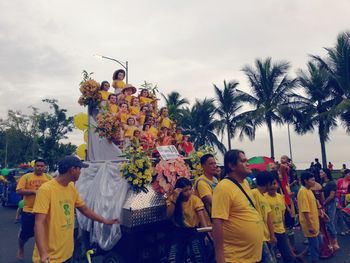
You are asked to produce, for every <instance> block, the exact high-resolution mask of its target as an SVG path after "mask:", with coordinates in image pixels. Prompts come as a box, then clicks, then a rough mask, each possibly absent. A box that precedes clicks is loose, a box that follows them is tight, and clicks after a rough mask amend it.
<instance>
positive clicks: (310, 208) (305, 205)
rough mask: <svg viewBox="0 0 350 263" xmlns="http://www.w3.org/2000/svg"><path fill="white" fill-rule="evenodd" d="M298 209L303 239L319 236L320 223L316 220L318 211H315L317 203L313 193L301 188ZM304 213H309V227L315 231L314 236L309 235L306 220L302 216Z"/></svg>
mask: <svg viewBox="0 0 350 263" xmlns="http://www.w3.org/2000/svg"><path fill="white" fill-rule="evenodd" d="M298 207H299V220H300V224H301V227H302V229H303V232H304V236H305V237H316V236H317V235H318V234H319V232H320V231H319V230H320V221H319V218H318V209H317V203H316V198H315V196H314V194H313V192H312V191H311V190H309V189H307V188H305V187H304V186H302V187H301V188H300V190H299V192H298ZM304 212H308V213H309V217H310V221H311V225H312V227H313V229H315V230H316V234H310V233H309V230H308V227H307V224H306V219H305V216H304Z"/></svg>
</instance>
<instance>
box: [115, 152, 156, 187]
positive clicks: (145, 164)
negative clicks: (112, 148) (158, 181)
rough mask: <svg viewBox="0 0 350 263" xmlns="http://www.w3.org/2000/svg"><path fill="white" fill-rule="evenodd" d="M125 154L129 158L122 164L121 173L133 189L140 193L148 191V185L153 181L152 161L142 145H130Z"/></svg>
mask: <svg viewBox="0 0 350 263" xmlns="http://www.w3.org/2000/svg"><path fill="white" fill-rule="evenodd" d="M125 156H126V157H127V158H128V159H129V161H128V162H125V163H123V164H122V165H121V169H120V171H121V174H122V176H123V177H124V178H125V179H126V180H127V181H128V183H129V184H130V186H131V187H132V189H133V190H134V191H135V192H137V193H139V192H141V191H143V192H145V193H147V192H148V189H147V186H148V185H149V184H150V183H151V181H152V175H153V167H152V161H151V159H150V158H149V157H148V155H147V153H146V152H144V151H143V150H142V147H139V148H134V147H130V148H129V149H127V150H126V151H125Z"/></svg>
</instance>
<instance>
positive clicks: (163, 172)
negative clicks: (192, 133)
mask: <svg viewBox="0 0 350 263" xmlns="http://www.w3.org/2000/svg"><path fill="white" fill-rule="evenodd" d="M155 172H156V174H157V176H156V178H155V181H154V182H153V183H152V186H153V189H154V190H155V191H157V192H159V193H161V194H165V193H167V194H168V193H170V192H171V191H172V190H173V188H174V186H175V183H176V180H177V179H178V178H179V177H186V178H188V179H189V178H190V177H191V174H190V170H189V167H188V166H187V165H186V163H185V161H184V159H183V158H181V157H179V158H177V159H175V160H168V161H165V160H160V161H159V163H158V164H157V165H156V167H155Z"/></svg>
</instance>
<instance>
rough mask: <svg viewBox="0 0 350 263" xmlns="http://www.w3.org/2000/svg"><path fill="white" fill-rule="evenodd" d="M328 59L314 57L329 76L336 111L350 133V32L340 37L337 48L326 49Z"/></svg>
mask: <svg viewBox="0 0 350 263" xmlns="http://www.w3.org/2000/svg"><path fill="white" fill-rule="evenodd" d="M326 51H327V54H328V57H327V59H326V60H323V59H322V58H321V57H319V56H313V58H315V59H316V60H317V61H318V62H319V63H320V65H321V66H323V67H324V68H325V69H326V71H327V72H328V74H329V78H330V85H332V87H333V89H334V93H335V95H336V97H337V105H336V107H334V109H333V110H334V111H335V112H337V113H338V114H339V115H340V118H341V120H342V121H343V123H344V125H345V127H346V128H347V132H349V133H350V32H344V33H341V34H339V35H338V38H337V42H336V45H335V47H333V48H326Z"/></svg>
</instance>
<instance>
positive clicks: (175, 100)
mask: <svg viewBox="0 0 350 263" xmlns="http://www.w3.org/2000/svg"><path fill="white" fill-rule="evenodd" d="M162 97H163V98H164V100H165V103H166V107H167V108H168V110H169V118H171V119H173V120H175V121H176V122H178V120H179V119H180V118H181V114H182V110H183V107H184V106H185V105H186V104H189V102H188V100H187V99H185V98H181V95H180V94H179V93H178V92H177V91H173V92H171V93H169V94H167V95H166V96H165V95H164V94H162Z"/></svg>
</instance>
